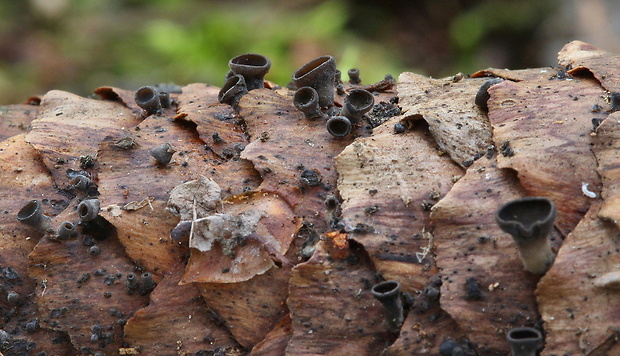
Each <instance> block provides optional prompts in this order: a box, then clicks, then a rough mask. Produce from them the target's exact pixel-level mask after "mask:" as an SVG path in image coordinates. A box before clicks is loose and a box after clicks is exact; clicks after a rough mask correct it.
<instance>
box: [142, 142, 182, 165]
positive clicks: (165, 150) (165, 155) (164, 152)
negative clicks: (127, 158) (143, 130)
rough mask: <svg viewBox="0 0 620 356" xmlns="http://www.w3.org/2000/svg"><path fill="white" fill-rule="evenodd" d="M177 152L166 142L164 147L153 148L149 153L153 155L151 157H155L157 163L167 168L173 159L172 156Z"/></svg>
mask: <svg viewBox="0 0 620 356" xmlns="http://www.w3.org/2000/svg"><path fill="white" fill-rule="evenodd" d="M176 151H177V150H176V149H175V148H174V147H172V145H171V144H169V143H168V142H166V143H164V144H162V145H159V146H157V147H153V148H151V149H150V150H149V153H150V154H151V156H153V158H155V160H156V161H157V163H159V164H160V165H162V166H167V165H168V163H170V160H171V159H172V155H174V153H175V152H176Z"/></svg>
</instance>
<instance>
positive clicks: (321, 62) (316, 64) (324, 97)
mask: <svg viewBox="0 0 620 356" xmlns="http://www.w3.org/2000/svg"><path fill="white" fill-rule="evenodd" d="M335 80H336V60H335V59H334V57H332V56H323V57H319V58H316V59H313V60H311V61H310V62H308V63H306V64H304V65H303V66H301V68H299V69H298V70H297V71H296V72H295V73H293V83H295V85H296V86H297V87H298V88H302V87H312V88H314V89H315V90H316V91H317V93H318V94H319V105H320V106H321V107H323V108H325V107H330V106H332V105H334V88H335Z"/></svg>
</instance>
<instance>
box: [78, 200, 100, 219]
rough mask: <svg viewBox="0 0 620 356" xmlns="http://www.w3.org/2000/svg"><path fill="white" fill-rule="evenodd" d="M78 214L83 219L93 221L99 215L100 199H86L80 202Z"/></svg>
mask: <svg viewBox="0 0 620 356" xmlns="http://www.w3.org/2000/svg"><path fill="white" fill-rule="evenodd" d="M77 212H78V216H79V217H80V220H81V221H93V220H95V218H97V216H99V199H84V200H82V201H81V202H80V204H78V207H77Z"/></svg>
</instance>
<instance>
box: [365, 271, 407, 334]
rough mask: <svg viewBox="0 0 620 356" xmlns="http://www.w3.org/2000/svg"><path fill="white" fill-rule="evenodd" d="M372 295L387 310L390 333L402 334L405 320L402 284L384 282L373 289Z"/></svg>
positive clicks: (386, 318)
mask: <svg viewBox="0 0 620 356" xmlns="http://www.w3.org/2000/svg"><path fill="white" fill-rule="evenodd" d="M372 295H373V297H375V298H376V299H377V300H378V301H379V302H381V304H383V307H384V308H385V320H386V322H387V329H388V332H390V333H398V332H400V327H401V326H402V325H403V321H404V320H405V316H404V311H403V302H402V299H401V292H400V283H398V282H397V281H384V282H381V283H379V284H376V285H374V286H373V287H372Z"/></svg>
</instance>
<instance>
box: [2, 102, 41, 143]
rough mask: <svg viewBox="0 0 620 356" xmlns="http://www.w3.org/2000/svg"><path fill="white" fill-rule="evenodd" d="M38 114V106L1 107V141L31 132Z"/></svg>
mask: <svg viewBox="0 0 620 356" xmlns="http://www.w3.org/2000/svg"><path fill="white" fill-rule="evenodd" d="M38 112H39V107H38V106H36V105H7V106H0V141H3V140H6V139H7V138H9V137H11V136H15V135H19V134H21V133H24V132H26V131H28V130H30V123H31V122H32V120H34V119H35V117H36V116H37V113H38Z"/></svg>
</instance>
